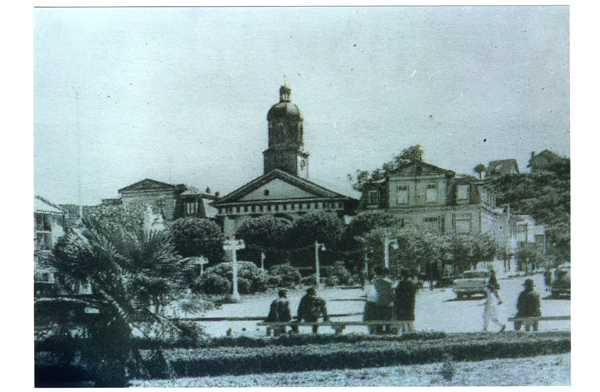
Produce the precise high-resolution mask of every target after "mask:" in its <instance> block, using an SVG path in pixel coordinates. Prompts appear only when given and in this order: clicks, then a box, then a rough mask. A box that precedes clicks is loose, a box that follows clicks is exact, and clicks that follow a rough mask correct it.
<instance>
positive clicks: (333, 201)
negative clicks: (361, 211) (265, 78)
mask: <svg viewBox="0 0 600 392" xmlns="http://www.w3.org/2000/svg"><path fill="white" fill-rule="evenodd" d="M279 95H280V99H279V103H277V104H275V105H274V106H273V107H271V109H270V110H269V112H268V114H267V122H268V135H269V144H268V149H267V150H265V151H264V152H263V173H264V174H263V175H262V176H260V177H258V178H256V179H254V180H252V181H250V182H249V183H247V184H245V185H243V186H242V187H240V188H238V189H236V190H235V191H233V192H231V193H230V194H228V195H226V196H224V197H223V198H221V199H219V200H217V201H215V202H214V203H213V206H214V207H215V208H217V210H218V214H217V222H218V223H219V224H220V225H221V227H222V228H223V233H224V235H225V236H226V237H228V238H230V237H233V236H234V235H235V232H236V230H237V229H238V228H239V227H240V225H241V224H242V223H243V222H244V221H246V220H248V219H252V218H258V217H261V216H274V217H280V218H284V219H287V220H289V221H294V220H295V219H297V218H298V217H299V216H301V215H303V214H306V213H308V212H313V211H323V212H334V213H336V214H338V215H339V216H340V217H344V216H349V215H351V214H353V213H354V210H355V208H356V206H357V204H358V200H357V198H356V196H358V195H354V196H353V195H352V191H351V190H350V189H343V190H340V189H336V190H333V189H332V188H335V187H332V186H331V185H328V184H323V183H322V182H320V181H317V180H314V179H311V180H309V179H308V178H309V171H308V167H309V166H308V157H309V154H308V152H305V151H304V141H303V137H304V126H303V121H304V120H303V117H302V114H301V113H300V110H299V109H298V107H297V106H296V105H295V104H293V103H292V102H291V100H290V95H291V89H290V88H289V87H287V86H282V87H281V88H280V90H279Z"/></svg>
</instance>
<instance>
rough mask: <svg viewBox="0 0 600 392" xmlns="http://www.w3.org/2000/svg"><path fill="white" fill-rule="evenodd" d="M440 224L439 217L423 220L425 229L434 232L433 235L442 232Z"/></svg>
mask: <svg viewBox="0 0 600 392" xmlns="http://www.w3.org/2000/svg"><path fill="white" fill-rule="evenodd" d="M439 222H440V220H439V219H438V217H437V216H435V217H429V218H425V219H423V223H424V225H423V226H424V229H425V230H427V231H429V232H432V233H439V232H440V223H439Z"/></svg>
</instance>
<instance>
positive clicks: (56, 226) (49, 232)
mask: <svg viewBox="0 0 600 392" xmlns="http://www.w3.org/2000/svg"><path fill="white" fill-rule="evenodd" d="M65 215H66V214H65V211H63V210H62V209H60V208H58V206H56V205H54V204H52V203H50V202H49V201H48V200H46V199H44V198H42V197H39V196H37V197H35V198H34V199H33V252H34V253H33V255H34V257H33V259H34V289H35V292H36V295H39V294H41V293H43V292H45V291H46V290H47V289H48V288H49V287H50V286H52V285H53V284H55V283H57V282H58V276H57V272H56V270H55V269H54V268H53V267H52V266H51V265H50V264H49V263H48V262H47V259H48V257H49V256H50V254H51V253H52V248H53V247H54V245H55V244H56V242H57V241H58V239H59V238H60V237H62V236H63V235H65V229H66V219H65Z"/></svg>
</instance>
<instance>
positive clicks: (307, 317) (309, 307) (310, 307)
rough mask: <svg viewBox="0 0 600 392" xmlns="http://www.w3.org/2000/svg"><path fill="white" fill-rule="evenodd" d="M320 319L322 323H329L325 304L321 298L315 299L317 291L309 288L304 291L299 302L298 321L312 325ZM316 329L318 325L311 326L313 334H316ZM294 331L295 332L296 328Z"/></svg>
mask: <svg viewBox="0 0 600 392" xmlns="http://www.w3.org/2000/svg"><path fill="white" fill-rule="evenodd" d="M320 317H323V321H329V317H328V316H327V304H326V302H325V300H324V299H323V298H321V297H317V291H316V290H315V289H314V287H309V288H308V289H307V290H306V295H305V296H304V297H302V299H301V300H300V305H298V321H299V322H302V321H306V322H309V323H312V322H315V321H317V320H318V319H319V318H320ZM318 329H319V326H318V325H313V333H317V330H318ZM295 331H297V327H296V329H295Z"/></svg>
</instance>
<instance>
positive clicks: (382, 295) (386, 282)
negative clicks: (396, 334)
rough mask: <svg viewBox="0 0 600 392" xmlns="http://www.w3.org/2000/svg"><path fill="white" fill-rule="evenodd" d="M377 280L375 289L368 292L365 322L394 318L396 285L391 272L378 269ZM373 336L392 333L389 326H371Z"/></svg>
mask: <svg viewBox="0 0 600 392" xmlns="http://www.w3.org/2000/svg"><path fill="white" fill-rule="evenodd" d="M375 273H376V274H377V278H376V279H375V280H374V281H373V288H372V290H369V292H367V302H366V304H365V311H364V314H363V320H364V321H387V320H392V317H393V312H394V309H393V302H394V283H393V282H392V280H391V279H390V277H389V275H390V270H389V269H387V268H380V267H377V268H376V270H375ZM369 332H370V333H371V334H383V333H384V332H386V333H390V332H391V326H389V325H385V326H384V325H373V326H369Z"/></svg>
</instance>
